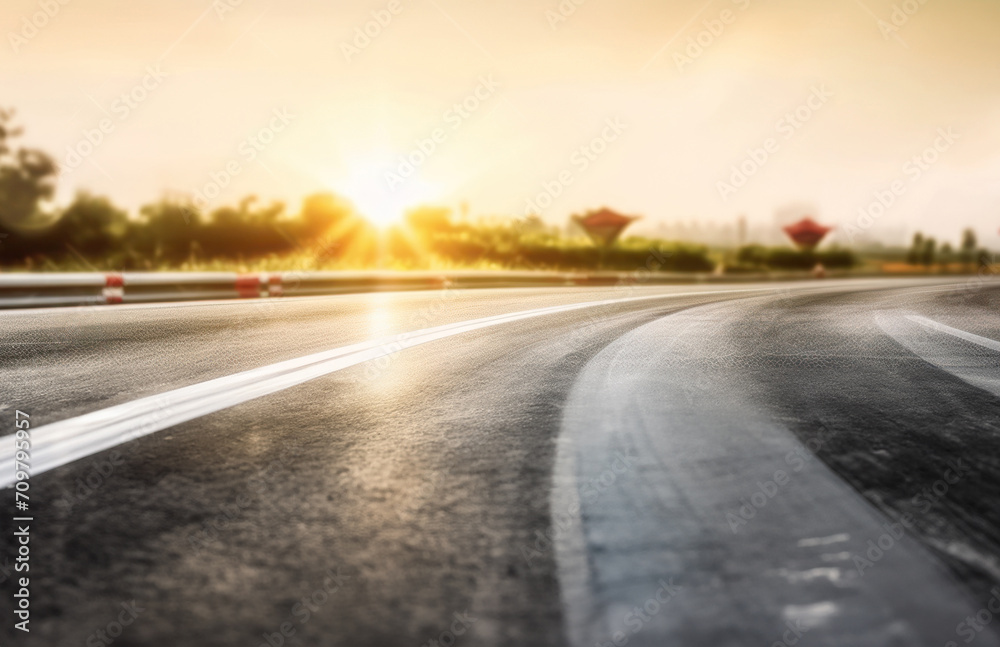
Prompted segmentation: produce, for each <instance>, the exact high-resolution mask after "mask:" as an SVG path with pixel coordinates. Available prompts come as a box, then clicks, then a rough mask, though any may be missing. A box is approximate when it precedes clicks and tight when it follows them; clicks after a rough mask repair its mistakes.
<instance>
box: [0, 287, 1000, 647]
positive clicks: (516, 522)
mask: <svg viewBox="0 0 1000 647" xmlns="http://www.w3.org/2000/svg"><path fill="white" fill-rule="evenodd" d="M998 312H1000V289H997V288H996V287H994V286H993V285H992V284H991V283H986V282H982V281H979V280H977V279H951V280H943V279H939V280H919V281H918V280H896V281H885V280H864V281H860V280H859V281H814V282H801V283H790V284H773V283H772V284H760V285H734V286H714V285H713V286H685V287H655V288H654V287H642V286H641V284H640V285H636V286H631V287H620V288H613V289H612V288H604V289H582V288H581V289H575V288H573V289H541V288H538V289H516V290H515V289H502V290H469V291H454V290H452V291H440V292H416V293H384V294H367V295H345V296H337V297H322V298H308V299H287V300H280V299H275V300H262V301H255V302H215V303H191V304H171V305H162V306H159V305H155V306H123V307H113V308H101V307H95V308H72V309H50V310H34V311H10V312H5V313H0V330H2V332H0V341H2V349H3V354H2V357H0V384H3V391H4V393H3V396H4V397H3V400H2V402H0V433H2V434H3V435H4V436H5V441H6V442H5V443H4V445H3V446H2V448H0V482H2V484H3V485H4V488H5V489H4V490H3V496H2V497H0V500H2V501H3V506H4V507H3V509H2V510H0V514H2V515H3V518H4V523H3V528H4V533H3V536H2V537H0V547H2V551H3V553H2V555H3V556H5V558H6V559H5V561H4V563H3V571H2V572H0V578H2V579H3V585H2V588H3V597H2V598H0V618H2V620H0V645H4V646H6V645H59V646H63V645H91V646H92V645H108V644H114V645H120V646H128V645H212V646H218V645H224V646H228V645H246V646H247V647H257V646H258V645H271V646H272V647H274V646H276V645H279V644H281V645H413V646H414V647H417V646H418V645H428V644H430V645H434V644H439V645H443V646H445V647H449V646H450V645H452V644H457V645H469V646H470V647H471V646H472V645H567V646H571V647H584V646H587V647H589V646H593V645H602V646H603V645H608V644H612V645H614V644H617V645H624V644H629V645H638V646H642V645H688V646H701V645H705V646H709V645H711V646H713V647H719V646H725V645H762V646H770V645H778V644H781V645H792V644H797V645H801V646H809V645H853V646H867V645H935V646H942V645H948V644H949V643H951V644H954V645H962V644H969V643H971V644H975V645H997V644H1000V639H998V632H997V627H998V626H1000V622H994V617H995V615H996V611H1000V592H997V593H993V592H992V591H993V589H994V587H996V586H997V585H998V584H1000V563H998V561H997V558H998V556H1000V505H998V503H1000V433H998V432H1000V316H998ZM18 410H19V411H22V412H25V413H27V414H29V415H30V424H31V429H32V436H31V442H32V447H31V457H30V460H31V462H32V465H33V469H32V476H31V478H30V481H29V482H30V506H31V507H30V510H29V513H30V514H31V515H32V521H31V522H30V587H29V588H30V612H31V613H30V625H29V626H30V630H31V631H30V633H24V632H22V631H18V630H16V629H15V628H14V626H15V622H18V619H17V617H16V616H15V615H14V613H13V611H14V605H15V604H16V602H15V598H14V597H13V595H14V593H15V591H16V589H17V586H16V584H17V583H16V582H15V581H14V580H15V579H16V578H19V577H22V576H23V574H22V573H16V572H14V569H13V566H14V564H15V562H14V558H15V555H16V554H17V550H18V544H17V541H18V540H17V538H16V536H15V535H14V531H15V528H14V523H15V522H13V521H11V519H12V517H14V516H16V515H19V514H27V513H24V512H20V513H19V512H17V511H16V509H15V503H16V502H15V491H14V489H13V488H11V487H10V485H11V483H12V482H13V480H14V469H13V463H12V460H13V458H14V448H13V444H14V443H13V441H14V438H13V434H14V431H15V427H14V421H15V416H16V415H17V414H16V413H15V411H18ZM0 559H3V558H0ZM6 560H10V561H6ZM991 609H992V610H991ZM967 641H968V642H967Z"/></svg>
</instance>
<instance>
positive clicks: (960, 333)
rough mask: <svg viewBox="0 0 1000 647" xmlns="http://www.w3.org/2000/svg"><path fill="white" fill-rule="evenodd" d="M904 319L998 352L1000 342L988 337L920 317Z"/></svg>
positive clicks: (911, 316)
mask: <svg viewBox="0 0 1000 647" xmlns="http://www.w3.org/2000/svg"><path fill="white" fill-rule="evenodd" d="M906 318H907V319H909V320H910V321H912V322H914V323H918V324H920V325H921V326H924V327H925V328H930V329H931V330H936V331H938V332H943V333H946V334H948V335H951V336H952V337H958V338H959V339H964V340H965V341H970V342H972V343H973V344H978V345H980V346H982V347H983V348H989V349H990V350H996V351H1000V341H995V340H993V339H989V338H988V337H980V336H979V335H974V334H972V333H971V332H965V331H964V330H959V329H958V328H952V327H951V326H946V325H944V324H943V323H938V322H937V321H934V320H933V319H928V318H927V317H921V316H920V315H907V317H906Z"/></svg>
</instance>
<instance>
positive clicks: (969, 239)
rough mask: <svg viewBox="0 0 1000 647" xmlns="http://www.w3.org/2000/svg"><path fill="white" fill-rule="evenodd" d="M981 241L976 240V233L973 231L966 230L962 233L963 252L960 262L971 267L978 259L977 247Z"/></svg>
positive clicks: (960, 255)
mask: <svg viewBox="0 0 1000 647" xmlns="http://www.w3.org/2000/svg"><path fill="white" fill-rule="evenodd" d="M978 244H979V241H977V240H976V232H975V231H973V230H972V229H966V230H965V231H963V232H962V248H961V249H962V251H961V253H960V254H959V260H960V261H961V262H962V263H963V264H964V265H971V264H972V261H973V260H974V259H975V258H976V245H978Z"/></svg>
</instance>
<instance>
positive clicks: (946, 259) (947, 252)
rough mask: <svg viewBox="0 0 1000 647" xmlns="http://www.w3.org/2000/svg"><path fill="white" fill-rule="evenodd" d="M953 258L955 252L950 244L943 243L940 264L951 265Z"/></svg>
mask: <svg viewBox="0 0 1000 647" xmlns="http://www.w3.org/2000/svg"><path fill="white" fill-rule="evenodd" d="M954 256H955V250H954V249H952V247H951V243H945V244H944V245H941V255H940V262H941V264H942V265H947V264H948V263H951V261H952V259H953V258H954Z"/></svg>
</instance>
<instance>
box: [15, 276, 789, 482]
mask: <svg viewBox="0 0 1000 647" xmlns="http://www.w3.org/2000/svg"><path fill="white" fill-rule="evenodd" d="M773 290H774V288H748V289H740V290H711V291H705V292H682V293H673V294H654V295H648V296H641V297H629V298H624V299H606V300H604V301H589V302H584V303H572V304H567V305H561V306H550V307H546V308H536V309H533V310H524V311H521V312H513V313H508V314H502V315H495V316H492V317H484V318H482V319H473V320H470V321H461V322H457V323H451V324H447V325H443V326H437V327H434V328H425V329H423V330H416V331H412V332H406V333H402V334H399V335H394V336H391V337H387V338H382V339H377V340H374V341H367V342H361V343H357V344H351V345H349V346H343V347H341V348H335V349H333V350H328V351H324V352H321V353H315V354H312V355H306V356H304V357H298V358H296V359H292V360H287V361H284V362H278V363H277V364H271V365H269V366H263V367H261V368H256V369H251V370H249V371H243V372H241V373H236V374H234V375H229V376H226V377H221V378H217V379H214V380H208V381H206V382H201V383H199V384H193V385H191V386H186V387H183V388H180V389H175V390H173V391H167V392H165V393H161V394H159V395H154V396H149V397H145V398H140V399H138V400H133V401H132V402H126V403H124V404H119V405H115V406H113V407H109V408H107V409H103V410H100V411H94V412H92V413H88V414H84V415H82V416H78V417H76V418H69V419H66V420H60V421H59V422H54V423H51V424H48V425H44V426H42V427H38V428H36V429H33V430H32V432H31V473H32V475H37V474H41V473H42V472H46V471H48V470H51V469H54V468H56V467H59V466H61V465H65V464H67V463H70V462H73V461H75V460H79V459H81V458H85V457H87V456H90V455H91V454H95V453H97V452H100V451H103V450H105V449H110V448H111V447H115V446H117V445H120V444H122V443H126V442H128V441H130V440H135V439H137V438H140V437H142V436H147V435H149V434H152V433H154V432H157V431H160V430H162V429H166V428H168V427H172V426H174V425H177V424H180V423H182V422H186V421H188V420H193V419H195V418H199V417H201V416H204V415H207V414H209V413H213V412H215V411H220V410H222V409H227V408H229V407H232V406H235V405H237V404H241V403H243V402H247V401H249V400H253V399H255V398H259V397H262V396H265V395H269V394H271V393H275V392H277V391H283V390H285V389H288V388H291V387H293V386H296V385H298V384H302V383H303V382H308V381H309V380H313V379H315V378H318V377H322V376H324V375H328V374H330V373H333V372H335V371H339V370H342V369H345V368H349V367H351V366H356V365H358V364H362V363H364V362H367V361H369V360H372V359H376V358H379V357H384V356H386V355H393V354H395V353H398V352H400V351H402V350H405V349H407V348H412V347H414V346H418V345H420V344H426V343H428V342H432V341H436V340H439V339H444V338H446V337H451V336H454V335H460V334H462V333H465V332H470V331H473V330H479V329H482V328H488V327H490V326H496V325H499V324H503V323H510V322H513V321H520V320H523V319H530V318H533V317H540V316H544V315H551V314H558V313H562V312H570V311H572V310H580V309H582V308H592V307H596V306H606V305H614V304H620V303H631V302H637V301H648V300H651V299H668V298H679V297H689V296H706V295H716V294H733V293H740V292H769V291H773ZM8 438H9V439H10V441H9V442H5V443H3V445H2V446H0V488H5V487H9V486H10V485H12V484H13V483H14V456H15V447H14V436H13V435H11V436H9V437H8Z"/></svg>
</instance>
